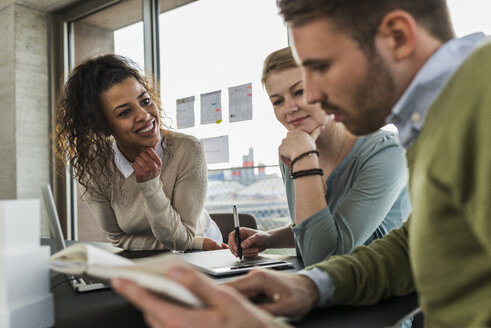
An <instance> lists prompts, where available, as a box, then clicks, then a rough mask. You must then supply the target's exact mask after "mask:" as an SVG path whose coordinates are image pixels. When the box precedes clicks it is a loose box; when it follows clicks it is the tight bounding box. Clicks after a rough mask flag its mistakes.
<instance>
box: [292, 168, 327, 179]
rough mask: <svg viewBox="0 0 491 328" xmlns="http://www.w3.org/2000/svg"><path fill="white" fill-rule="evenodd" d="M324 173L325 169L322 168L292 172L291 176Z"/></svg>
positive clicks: (298, 176)
mask: <svg viewBox="0 0 491 328" xmlns="http://www.w3.org/2000/svg"><path fill="white" fill-rule="evenodd" d="M323 174H324V171H322V169H310V170H301V171H297V172H293V173H292V174H290V178H292V179H296V178H300V177H306V176H310V175H323Z"/></svg>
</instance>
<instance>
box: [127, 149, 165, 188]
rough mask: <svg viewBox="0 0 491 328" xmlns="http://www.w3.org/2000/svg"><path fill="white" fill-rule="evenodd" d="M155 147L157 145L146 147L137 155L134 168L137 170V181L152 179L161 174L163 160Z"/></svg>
mask: <svg viewBox="0 0 491 328" xmlns="http://www.w3.org/2000/svg"><path fill="white" fill-rule="evenodd" d="M154 148H155V146H154V147H149V148H146V149H145V150H144V151H142V152H141V153H140V154H139V155H138V156H136V158H135V161H134V162H133V170H134V171H135V176H136V182H137V183H142V182H146V181H148V180H152V179H153V178H155V177H158V176H159V175H160V170H161V168H162V161H161V160H160V158H159V155H157V153H156V152H155V149H154Z"/></svg>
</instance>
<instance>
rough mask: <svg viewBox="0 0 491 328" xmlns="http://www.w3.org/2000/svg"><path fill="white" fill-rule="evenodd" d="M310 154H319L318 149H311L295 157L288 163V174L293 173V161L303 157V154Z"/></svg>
mask: <svg viewBox="0 0 491 328" xmlns="http://www.w3.org/2000/svg"><path fill="white" fill-rule="evenodd" d="M312 154H316V155H317V156H319V151H318V150H317V149H312V150H309V151H306V152H305V153H302V154H300V155H298V156H297V157H295V158H294V159H293V160H292V162H291V163H290V168H289V171H290V176H291V175H292V174H293V164H295V162H297V161H298V160H299V159H301V158H304V157H305V156H312Z"/></svg>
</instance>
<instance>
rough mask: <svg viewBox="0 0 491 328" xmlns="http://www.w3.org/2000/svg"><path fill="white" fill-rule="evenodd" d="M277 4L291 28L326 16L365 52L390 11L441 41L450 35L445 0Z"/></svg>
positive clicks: (322, 0) (288, 1)
mask: <svg viewBox="0 0 491 328" xmlns="http://www.w3.org/2000/svg"><path fill="white" fill-rule="evenodd" d="M277 4H278V7H279V8H280V14H281V15H282V16H283V17H284V19H285V21H286V22H287V23H288V24H290V25H292V26H293V27H295V26H301V25H303V24H305V23H307V22H310V21H311V20H313V19H316V18H320V17H326V18H329V20H331V21H332V22H334V24H335V25H336V26H337V28H338V29H339V30H340V31H343V32H344V33H346V34H347V35H349V36H350V37H352V38H353V39H354V40H355V41H357V42H358V43H359V45H360V48H361V49H364V50H369V51H371V50H373V49H374V41H375V35H376V33H377V30H378V27H379V26H380V23H381V22H382V19H383V18H384V17H385V15H387V14H388V13H389V12H391V11H393V10H403V11H406V12H408V13H409V14H410V15H411V16H413V17H414V19H415V20H416V22H417V23H418V24H420V25H421V26H422V27H423V28H425V29H426V30H427V31H428V32H429V33H430V34H431V35H432V36H433V37H435V38H437V39H439V40H441V41H443V42H444V41H447V40H449V39H451V38H453V37H454V31H453V27H452V23H451V21H450V15H449V12H448V8H447V4H446V1H445V0H277Z"/></svg>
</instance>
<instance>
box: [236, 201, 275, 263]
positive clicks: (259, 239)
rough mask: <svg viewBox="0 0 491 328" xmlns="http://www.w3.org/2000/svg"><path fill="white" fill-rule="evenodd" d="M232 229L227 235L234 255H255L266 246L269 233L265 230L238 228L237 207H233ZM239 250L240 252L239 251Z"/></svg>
mask: <svg viewBox="0 0 491 328" xmlns="http://www.w3.org/2000/svg"><path fill="white" fill-rule="evenodd" d="M233 212H234V226H235V228H234V230H233V231H232V232H231V233H230V234H229V235H228V246H229V247H230V251H231V252H232V254H234V256H237V257H239V258H241V257H242V256H244V257H255V256H257V255H258V254H259V253H260V252H262V251H264V250H265V249H266V248H267V245H268V242H269V237H270V236H269V234H268V233H267V232H266V231H261V230H255V229H251V228H245V227H242V228H239V216H238V214H237V215H236V213H237V207H236V206H234V207H233ZM239 252H240V253H239Z"/></svg>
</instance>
